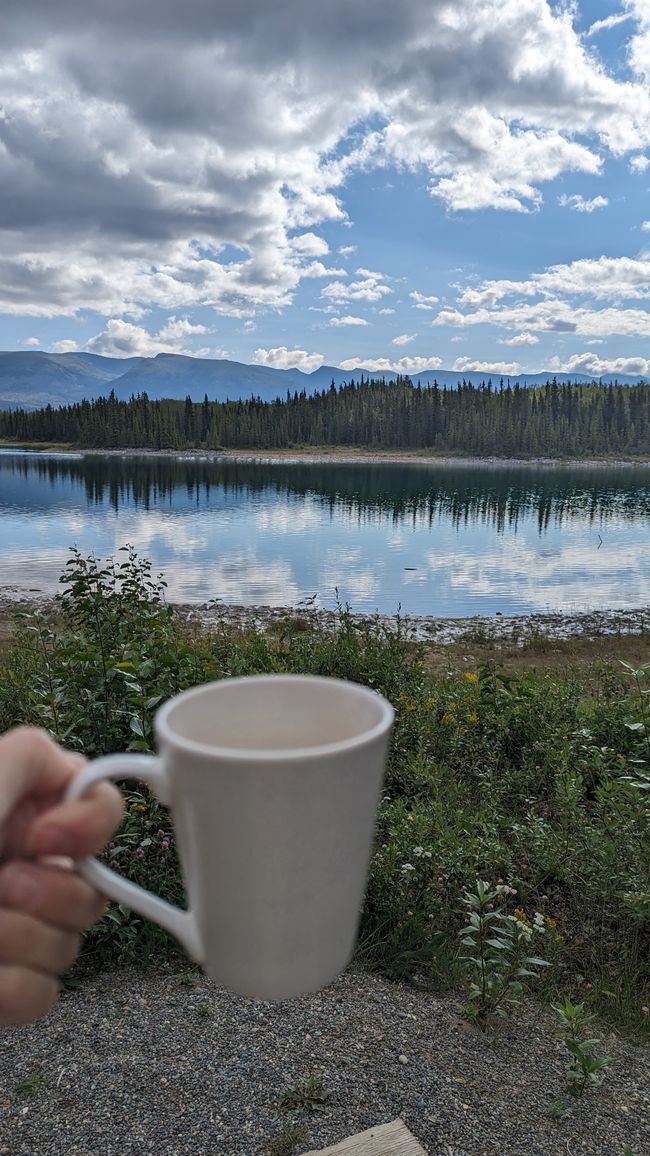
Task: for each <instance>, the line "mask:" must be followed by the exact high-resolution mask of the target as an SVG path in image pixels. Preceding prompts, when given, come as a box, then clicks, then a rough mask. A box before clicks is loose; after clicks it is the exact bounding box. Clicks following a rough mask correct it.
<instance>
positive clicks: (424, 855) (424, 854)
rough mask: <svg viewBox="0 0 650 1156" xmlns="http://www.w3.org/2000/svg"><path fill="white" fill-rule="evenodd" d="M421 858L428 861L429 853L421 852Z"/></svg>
mask: <svg viewBox="0 0 650 1156" xmlns="http://www.w3.org/2000/svg"><path fill="white" fill-rule="evenodd" d="M422 858H423V859H430V858H431V852H430V851H423V852H422Z"/></svg>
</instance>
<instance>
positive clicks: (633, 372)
mask: <svg viewBox="0 0 650 1156" xmlns="http://www.w3.org/2000/svg"><path fill="white" fill-rule="evenodd" d="M555 362H556V364H554V365H553V366H552V368H553V369H556V370H558V371H562V372H563V373H583V374H587V375H589V376H592V377H602V376H603V375H604V374H609V373H613V374H616V373H621V374H625V375H629V376H631V377H648V378H650V358H646V357H598V355H597V354H596V353H575V354H573V356H571V357H569V358H567V359H566V360H565V361H562V360H561V359H560V358H556V359H555Z"/></svg>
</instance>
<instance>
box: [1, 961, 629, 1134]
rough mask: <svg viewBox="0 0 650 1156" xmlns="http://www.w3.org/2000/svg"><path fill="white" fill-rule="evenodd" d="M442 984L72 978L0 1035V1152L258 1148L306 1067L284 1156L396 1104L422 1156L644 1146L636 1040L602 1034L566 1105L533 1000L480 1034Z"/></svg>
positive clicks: (557, 1058) (555, 1052) (382, 1117)
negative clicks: (302, 986)
mask: <svg viewBox="0 0 650 1156" xmlns="http://www.w3.org/2000/svg"><path fill="white" fill-rule="evenodd" d="M457 1004H458V1001H457V1000H456V999H454V998H453V997H451V996H443V997H439V996H434V995H431V994H429V993H426V992H422V991H418V990H416V989H413V988H410V987H405V986H399V985H393V984H389V983H388V982H386V981H385V980H383V979H381V978H380V977H378V976H372V975H370V976H369V975H366V974H361V973H357V972H352V971H351V972H348V973H346V975H344V976H342V977H341V978H340V979H339V980H337V981H336V982H335V983H334V984H332V985H331V986H330V987H328V988H326V989H325V990H324V991H322V992H320V993H318V994H317V995H314V996H309V997H305V998H302V999H298V1000H292V1001H288V1002H286V1003H281V1004H269V1003H256V1002H254V1001H252V1000H248V999H243V998H241V997H239V996H235V995H232V994H230V993H228V992H224V991H223V990H221V989H219V988H216V987H215V986H214V985H213V984H211V983H210V982H209V981H208V980H206V979H204V978H203V977H202V976H194V975H192V974H191V973H190V974H185V975H179V976H170V975H165V974H159V973H153V974H152V973H151V972H148V973H146V972H138V971H121V972H120V971H118V972H115V973H103V974H100V975H95V976H90V977H86V978H84V979H83V980H82V983H81V986H80V987H79V988H77V989H75V990H73V991H69V992H66V993H65V994H64V995H63V996H62V997H61V999H60V1001H59V1003H58V1005H57V1007H56V1008H55V1010H54V1011H53V1012H52V1013H51V1014H50V1015H49V1016H48V1017H47V1018H46V1019H45V1020H43V1021H41V1022H40V1023H39V1024H36V1025H33V1026H30V1027H25V1028H16V1029H11V1030H5V1031H3V1033H2V1037H1V1041H2V1043H1V1047H0V1153H2V1154H3V1156H149V1154H151V1156H189V1154H191V1156H257V1154H260V1156H262V1154H265V1153H267V1152H269V1151H273V1149H272V1148H271V1147H270V1146H271V1144H272V1142H273V1139H274V1137H277V1135H278V1132H279V1128H280V1122H279V1120H280V1118H279V1114H278V1111H277V1108H276V1107H275V1105H276V1104H277V1102H278V1100H279V1099H280V1098H281V1097H282V1095H283V1093H284V1092H286V1091H287V1090H288V1089H290V1088H292V1087H295V1086H296V1085H298V1084H300V1083H302V1082H304V1081H305V1080H306V1079H309V1078H310V1077H316V1078H317V1079H320V1080H322V1083H323V1087H324V1089H325V1091H326V1092H327V1093H329V1096H328V1099H327V1100H326V1102H325V1105H324V1111H322V1112H313V1113H312V1112H310V1111H309V1110H308V1109H307V1108H306V1107H300V1108H298V1109H297V1110H296V1111H294V1112H293V1114H292V1118H293V1119H294V1120H295V1121H296V1123H303V1124H305V1125H306V1127H307V1128H308V1137H307V1138H306V1140H305V1142H304V1143H303V1144H302V1145H300V1146H299V1147H298V1148H297V1150H296V1152H297V1153H298V1152H305V1151H307V1150H310V1149H313V1148H315V1149H319V1148H322V1147H325V1146H326V1145H328V1144H333V1143H336V1142H338V1141H340V1140H342V1139H344V1138H345V1137H346V1136H350V1135H353V1134H354V1133H356V1132H360V1131H362V1130H363V1129H365V1128H369V1127H371V1126H372V1125H375V1124H380V1123H385V1122H387V1121H389V1120H392V1119H395V1118H396V1117H398V1116H401V1117H402V1119H403V1120H404V1121H405V1123H406V1124H407V1126H408V1127H409V1128H410V1129H411V1131H412V1132H413V1133H414V1135H415V1136H416V1137H417V1139H418V1140H419V1141H420V1143H421V1144H422V1145H423V1147H424V1148H425V1149H426V1151H427V1152H428V1153H429V1156H492V1154H493V1153H494V1154H496V1153H498V1154H499V1156H560V1154H563V1156H577V1154H586V1153H588V1154H589V1156H624V1146H625V1144H629V1145H630V1146H631V1148H632V1151H633V1152H634V1154H635V1156H648V1153H650V1052H648V1051H647V1050H645V1049H644V1048H643V1047H642V1046H640V1045H639V1044H635V1043H632V1042H629V1041H626V1040H623V1039H621V1038H620V1037H618V1036H615V1035H613V1034H612V1033H610V1032H609V1031H608V1030H607V1029H601V1031H600V1032H599V1035H600V1037H601V1040H602V1046H601V1048H600V1054H607V1055H610V1056H611V1057H612V1064H611V1067H610V1068H609V1069H608V1071H607V1073H606V1076H605V1080H604V1083H603V1085H602V1087H601V1088H600V1089H599V1090H598V1091H596V1092H593V1093H590V1094H586V1095H585V1096H584V1097H583V1098H582V1099H581V1100H579V1101H572V1100H571V1099H570V1097H569V1098H565V1099H564V1103H566V1104H567V1105H568V1107H567V1111H566V1112H565V1113H564V1115H563V1116H562V1117H561V1119H559V1120H555V1119H551V1118H549V1116H548V1115H547V1114H546V1113H547V1110H548V1108H549V1106H550V1105H551V1104H552V1103H554V1102H557V1101H558V1100H561V1099H562V1091H563V1082H564V1065H565V1059H566V1057H565V1054H564V1048H563V1045H562V1044H561V1042H560V1041H558V1040H557V1039H556V1038H554V1035H553V1031H554V1019H553V1016H552V1013H549V1012H547V1011H546V1010H543V1009H541V1008H539V1007H537V1006H536V1005H534V1004H531V1005H529V1006H528V1007H527V1008H526V1009H525V1010H523V1011H521V1012H520V1013H518V1014H517V1017H516V1019H514V1020H513V1021H510V1022H508V1023H507V1024H505V1025H504V1026H503V1027H502V1028H501V1029H500V1030H499V1031H498V1033H497V1034H496V1035H495V1036H493V1037H492V1038H486V1037H484V1036H482V1035H481V1034H480V1033H479V1032H478V1031H477V1030H476V1029H474V1028H472V1027H471V1026H470V1025H468V1024H466V1023H465V1021H463V1020H462V1019H461V1018H460V1016H459V1015H458V1011H457Z"/></svg>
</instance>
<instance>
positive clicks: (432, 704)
mask: <svg viewBox="0 0 650 1156" xmlns="http://www.w3.org/2000/svg"><path fill="white" fill-rule="evenodd" d="M435 705H436V700H435V698H428V699H427V702H426V706H427V710H433V709H434V707H435Z"/></svg>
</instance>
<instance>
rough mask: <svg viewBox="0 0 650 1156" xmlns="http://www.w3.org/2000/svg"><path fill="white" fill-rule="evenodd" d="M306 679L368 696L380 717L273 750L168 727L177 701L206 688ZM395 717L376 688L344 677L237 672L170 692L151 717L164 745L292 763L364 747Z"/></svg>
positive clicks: (237, 758)
mask: <svg viewBox="0 0 650 1156" xmlns="http://www.w3.org/2000/svg"><path fill="white" fill-rule="evenodd" d="M271 681H273V682H275V683H277V682H289V683H291V682H293V683H296V682H310V683H326V684H328V685H331V684H332V683H334V684H337V685H339V686H344V687H346V688H347V689H348V690H352V691H353V693H355V694H357V695H358V696H360V697H361V698H365V699H368V698H369V697H370V696H372V702H373V704H374V705H376V706H378V707H379V710H380V712H381V717H380V718H379V720H378V722H376V723H375V724H374V725H373V726H371V727H368V728H367V729H366V730H364V731H362V732H361V733H360V734H358V735H352V737H351V738H347V739H337V740H335V741H334V742H327V743H318V744H316V745H315V746H301V747H288V748H279V747H278V748H277V749H270V750H269V749H265V748H260V747H257V748H253V747H243V746H242V747H232V746H219V745H218V744H217V743H201V742H197V741H196V740H195V739H188V738H184V737H183V736H182V735H179V734H177V733H176V732H175V731H174V729H173V728H172V727H171V726H170V723H169V715H170V714H171V713H172V711H173V709H174V708H175V707H176V706H178V704H179V703H181V702H183V701H185V700H187V699H190V698H194V697H197V696H199V695H200V694H205V693H206V692H207V691H208V690H214V689H215V688H216V687H218V686H222V685H226V684H227V685H228V686H236V685H238V684H240V683H246V684H249V685H250V684H251V683H255V682H258V683H268V682H271ZM394 719H395V710H394V708H393V706H392V705H391V703H390V702H389V701H388V699H387V698H384V696H383V695H382V694H380V693H379V691H376V690H372V689H371V687H368V686H363V685H362V684H361V683H358V682H352V681H351V680H349V679H345V678H330V677H329V676H327V675H318V674H252V675H241V676H239V677H237V678H219V679H213V680H212V681H210V682H203V683H199V685H198V686H192V687H189V688H188V689H187V690H183V691H181V692H180V694H176V695H174V696H173V697H172V698H170V699H168V700H167V702H165V703H163V705H162V706H161V707H159V708H158V710H157V711H156V714H155V717H154V730H155V732H156V736H157V738H158V740H159V742H160V741H163V742H164V743H165V744H166V745H168V746H173V747H175V748H176V749H181V750H185V751H191V752H193V753H194V754H201V755H204V756H208V757H211V758H218V759H228V760H230V761H233V762H234V761H241V762H251V761H255V762H256V761H259V760H260V758H262V757H263V758H264V759H265V760H267V761H277V762H280V761H282V762H296V761H298V760H301V759H305V758H318V757H325V756H328V755H335V754H339V753H341V752H343V751H353V750H355V749H356V748H357V747H362V746H365V745H366V744H367V743H370V742H372V741H373V740H374V739H376V738H379V737H380V736H381V735H384V734H386V733H387V732H388V731H390V728H391V727H392V725H393V722H394Z"/></svg>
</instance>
